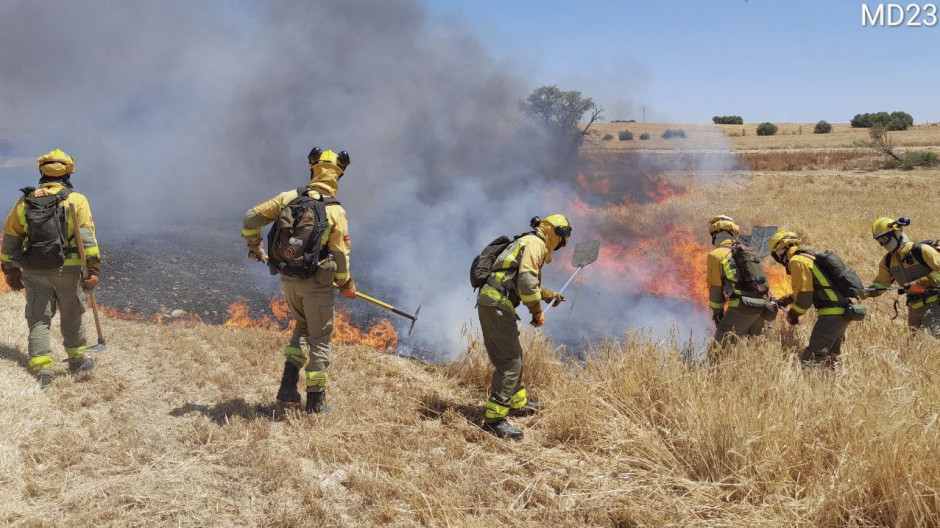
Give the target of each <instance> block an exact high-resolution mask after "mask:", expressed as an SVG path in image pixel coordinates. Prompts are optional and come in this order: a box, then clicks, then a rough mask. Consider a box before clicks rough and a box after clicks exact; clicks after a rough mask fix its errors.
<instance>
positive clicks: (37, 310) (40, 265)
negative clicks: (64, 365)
mask: <svg viewBox="0 0 940 528" xmlns="http://www.w3.org/2000/svg"><path fill="white" fill-rule="evenodd" d="M36 161H37V163H38V164H39V173H40V175H41V176H40V179H39V188H38V189H34V188H32V187H26V188H24V189H22V192H23V196H22V197H21V198H20V199H19V200H17V202H16V205H15V206H14V207H13V210H12V211H10V214H9V215H8V216H7V219H6V222H5V223H4V224H3V245H2V248H0V268H2V269H3V274H4V278H5V279H6V282H7V284H8V285H9V286H10V287H11V288H12V289H14V290H20V289H23V288H24V287H25V288H26V323H27V325H29V346H28V350H29V368H30V371H31V372H33V373H34V374H35V375H36V376H37V377H38V378H39V380H40V383H41V385H42V386H43V387H45V386H46V385H48V384H49V382H50V381H51V380H52V373H53V369H52V364H53V361H52V345H51V343H50V336H49V328H50V326H51V325H52V317H53V316H54V315H55V314H56V312H57V311H58V312H59V314H60V318H61V321H60V324H61V329H62V338H63V345H64V346H65V353H66V355H67V356H68V363H69V371H71V372H73V373H77V372H84V371H89V370H91V369H92V368H94V366H95V362H94V360H93V359H92V358H91V357H88V356H86V354H85V353H86V351H90V349H89V347H88V342H87V340H86V338H85V326H84V323H83V322H82V314H84V313H85V290H91V289H92V288H94V287H95V286H96V285H97V284H98V275H99V274H100V271H101V254H100V251H99V249H98V242H97V240H96V238H95V224H94V222H93V220H92V217H91V208H90V207H89V205H88V199H87V198H85V196H84V195H83V194H81V193H78V192H75V191H73V190H72V188H73V186H72V182H71V176H72V173H73V172H74V170H75V163H74V162H73V160H72V157H71V156H69V155H68V154H66V153H65V152H62V151H61V150H59V149H55V150H53V151H51V152H49V153H48V154H44V155H42V156H40V157H39V158H37V159H36ZM71 205H74V206H75V211H76V213H77V217H78V229H79V231H80V232H81V236H82V243H83V245H84V247H85V255H86V257H87V260H88V269H87V270H85V273H84V275H83V272H82V262H81V259H80V258H79V255H78V249H77V247H76V245H75V244H76V242H75V228H76V226H75V225H74V223H73V221H72V217H71V214H70V213H69V206H71Z"/></svg>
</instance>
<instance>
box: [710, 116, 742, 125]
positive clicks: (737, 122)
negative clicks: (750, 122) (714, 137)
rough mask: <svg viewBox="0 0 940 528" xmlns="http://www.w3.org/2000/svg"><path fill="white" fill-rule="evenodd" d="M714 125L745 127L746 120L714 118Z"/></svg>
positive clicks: (734, 117) (729, 117)
mask: <svg viewBox="0 0 940 528" xmlns="http://www.w3.org/2000/svg"><path fill="white" fill-rule="evenodd" d="M712 123H715V124H716V125H743V124H744V118H742V117H741V116H714V117H712Z"/></svg>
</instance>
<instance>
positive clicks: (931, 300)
mask: <svg viewBox="0 0 940 528" xmlns="http://www.w3.org/2000/svg"><path fill="white" fill-rule="evenodd" d="M906 225H910V220H908V219H907V218H903V217H901V218H898V219H897V220H895V219H893V218H887V217H882V218H879V219H877V220H875V222H874V224H872V228H871V234H872V237H873V238H874V239H875V240H877V241H878V243H879V244H881V247H882V248H884V250H885V251H887V253H888V254H887V255H885V257H884V258H882V259H881V261H880V263H879V265H878V275H877V276H875V280H874V282H873V283H872V288H886V287H888V286H891V284H893V283H895V282H896V283H898V284H899V285H902V286H904V291H905V293H907V324H908V326H910V327H911V328H912V329H914V328H926V329H928V330H930V333H931V334H933V335H934V336H935V337H940V291H938V289H937V287H938V286H940V253H938V252H937V250H936V249H934V247H933V246H931V245H930V244H920V243H917V244H915V243H913V242H911V241H910V240H909V239H908V237H907V235H906V234H905V233H904V231H903V228H904V226H906ZM882 293H884V292H883V291H873V292H869V293H868V296H870V297H876V296H878V295H881V294H882Z"/></svg>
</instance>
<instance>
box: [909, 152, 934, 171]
mask: <svg viewBox="0 0 940 528" xmlns="http://www.w3.org/2000/svg"><path fill="white" fill-rule="evenodd" d="M936 164H937V153H936V152H932V151H929V150H912V151H910V152H905V153H904V158H903V159H902V160H901V163H900V168H902V169H904V170H912V169H914V167H932V166H934V165H936Z"/></svg>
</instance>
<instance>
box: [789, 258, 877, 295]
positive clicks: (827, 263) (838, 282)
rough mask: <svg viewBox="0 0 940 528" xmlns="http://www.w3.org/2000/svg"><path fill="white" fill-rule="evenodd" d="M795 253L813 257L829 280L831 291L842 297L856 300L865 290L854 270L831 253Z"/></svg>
mask: <svg viewBox="0 0 940 528" xmlns="http://www.w3.org/2000/svg"><path fill="white" fill-rule="evenodd" d="M797 253H807V254H809V255H812V256H813V257H815V261H814V263H815V265H816V267H817V268H819V271H820V272H821V273H822V274H823V275H824V276H825V277H826V278H827V279H829V283H830V284H832V287H833V289H835V290H836V291H838V292H839V293H841V294H842V296H843V297H853V298H858V296H859V295H861V293H862V291H863V290H864V289H865V285H864V284H862V279H860V278H859V277H858V274H857V273H855V270H853V269H852V268H850V267H848V266H846V265H845V263H844V262H842V259H840V258H839V256H838V255H836V254H835V253H833V252H832V251H823V252H822V253H816V252H814V251H808V250H799V251H797Z"/></svg>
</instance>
